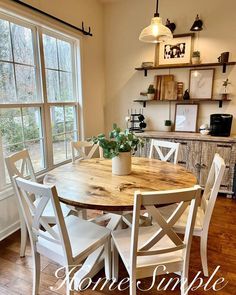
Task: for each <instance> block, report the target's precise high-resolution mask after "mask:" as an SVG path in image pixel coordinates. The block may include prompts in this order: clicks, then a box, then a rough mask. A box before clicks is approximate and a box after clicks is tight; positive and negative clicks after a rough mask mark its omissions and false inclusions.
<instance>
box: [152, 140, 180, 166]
mask: <svg viewBox="0 0 236 295" xmlns="http://www.w3.org/2000/svg"><path fill="white" fill-rule="evenodd" d="M179 146H180V144H179V143H176V142H170V141H162V140H157V139H152V141H151V147H150V154H149V158H150V159H152V158H153V154H154V150H155V151H156V152H157V154H158V157H159V159H160V160H161V161H164V162H167V161H168V160H169V159H170V158H171V157H172V156H174V161H173V163H174V164H178V153H179ZM163 149H165V150H167V153H166V154H165V155H164V153H163Z"/></svg>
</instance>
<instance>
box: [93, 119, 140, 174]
mask: <svg viewBox="0 0 236 295" xmlns="http://www.w3.org/2000/svg"><path fill="white" fill-rule="evenodd" d="M89 140H90V141H93V143H95V144H99V146H100V147H101V148H102V149H103V156H104V158H106V159H112V173H113V174H116V175H128V174H130V173H131V155H132V154H134V153H135V152H136V151H137V149H138V147H143V146H144V143H143V140H142V139H141V138H138V137H137V136H136V135H135V134H134V133H132V132H130V131H129V130H128V129H126V130H124V131H122V130H121V129H120V128H119V127H117V125H116V124H113V130H112V131H111V132H110V133H109V136H108V137H106V136H105V135H104V134H99V135H98V136H94V137H92V138H90V139H89Z"/></svg>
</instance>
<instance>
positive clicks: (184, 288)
mask: <svg viewBox="0 0 236 295" xmlns="http://www.w3.org/2000/svg"><path fill="white" fill-rule="evenodd" d="M180 290H181V295H188V292H187V290H188V271H187V270H186V269H185V270H183V272H182V273H181V285H180Z"/></svg>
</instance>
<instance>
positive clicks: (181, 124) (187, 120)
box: [174, 103, 199, 132]
mask: <svg viewBox="0 0 236 295" xmlns="http://www.w3.org/2000/svg"><path fill="white" fill-rule="evenodd" d="M198 108H199V105H198V104H197V103H194V104H184V103H177V104H176V105H175V123H174V130H175V131H178V132H196V131H197V118H198Z"/></svg>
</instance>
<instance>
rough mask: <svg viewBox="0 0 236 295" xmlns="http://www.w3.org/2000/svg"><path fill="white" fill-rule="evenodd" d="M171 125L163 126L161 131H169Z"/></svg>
mask: <svg viewBox="0 0 236 295" xmlns="http://www.w3.org/2000/svg"><path fill="white" fill-rule="evenodd" d="M171 127H172V126H164V128H163V131H165V132H170V131H171Z"/></svg>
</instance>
